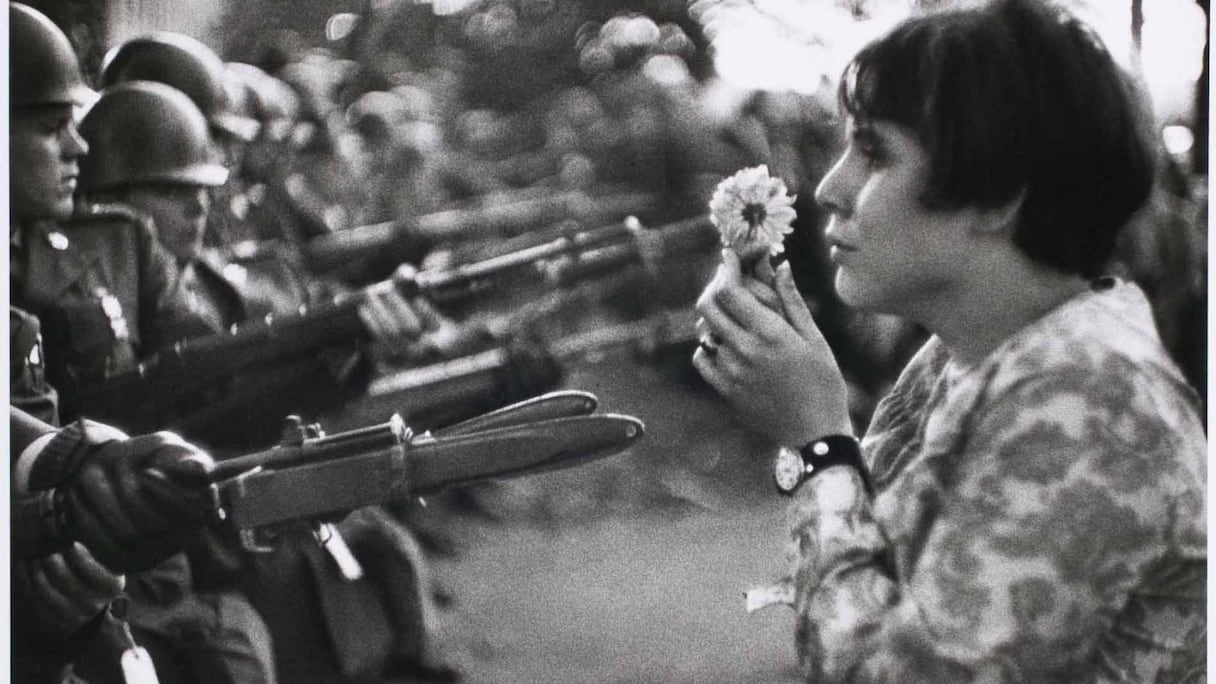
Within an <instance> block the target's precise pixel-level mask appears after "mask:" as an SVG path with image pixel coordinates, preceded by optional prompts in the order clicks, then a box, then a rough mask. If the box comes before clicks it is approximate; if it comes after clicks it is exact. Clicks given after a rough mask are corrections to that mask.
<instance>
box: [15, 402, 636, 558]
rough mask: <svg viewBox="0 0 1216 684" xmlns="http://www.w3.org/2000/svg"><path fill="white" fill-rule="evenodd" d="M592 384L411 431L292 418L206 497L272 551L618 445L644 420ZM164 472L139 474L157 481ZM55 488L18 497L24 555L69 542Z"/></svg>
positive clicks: (249, 541) (392, 421)
mask: <svg viewBox="0 0 1216 684" xmlns="http://www.w3.org/2000/svg"><path fill="white" fill-rule="evenodd" d="M597 404H598V400H597V399H596V397H595V395H593V394H590V393H587V392H578V391H565V392H554V393H551V394H546V395H542V396H539V397H534V398H532V399H529V400H526V401H523V402H519V403H517V404H514V405H512V406H508V407H505V408H503V409H499V410H497V411H493V412H491V413H487V414H483V415H481V416H478V417H475V418H472V419H469V420H466V421H464V422H461V423H457V424H455V425H452V426H449V427H446V428H444V429H441V430H436V431H434V432H423V433H417V434H416V433H415V432H414V431H412V430H411V429H410V428H409V426H408V425H406V422H405V421H404V420H403V419H402V418H401V416H400V414H393V415H392V416H391V417H390V418H389V420H388V421H387V422H385V423H381V424H378V425H371V426H367V427H362V428H357V429H353V430H349V431H346V432H341V433H337V434H333V435H326V434H325V433H324V431H323V430H322V429H321V428H320V426H319V425H305V424H304V423H303V421H301V420H300V419H299V417H297V416H289V417H288V418H287V419H286V420H285V422H284V427H283V437H282V440H281V441H280V443H279V444H278V445H276V446H274V447H271V448H269V449H265V450H261V451H256V452H253V453H249V454H245V455H242V456H238V457H236V458H231V459H228V460H224V461H220V462H219V463H218V464H217V466H216V468H215V470H214V471H213V472H212V473H211V475H210V479H211V482H212V484H211V486H210V491H209V497H208V499H209V501H208V503H207V507H208V509H209V510H210V511H212V512H213V513H214V516H213V517H214V520H215V521H216V522H223V523H225V524H230V525H233V526H234V527H235V528H236V529H237V530H238V532H239V533H240V538H241V541H242V545H243V546H244V547H245V548H246V549H248V550H251V551H261V550H268V547H267V546H266V542H267V541H268V540H273V539H274V538H275V537H276V536H277V534H278V532H279V531H281V528H283V527H285V526H291V525H296V524H299V523H308V524H310V525H312V526H313V527H314V531H316V532H317V533H318V537H321V536H324V535H329V534H332V533H333V530H332V526H330V525H329V524H328V521H332V520H334V519H335V518H341V517H342V516H344V515H345V514H346V513H349V512H350V511H353V510H355V509H358V508H363V507H366V506H371V505H376V504H381V503H387V502H390V501H395V500H400V499H405V498H409V497H416V496H422V495H427V494H431V493H435V492H438V491H442V490H444V489H447V488H449V487H453V486H460V485H466V484H470V483H474V482H482V481H488V480H496V479H504V478H512V477H520V476H525V475H531V474H535V473H541V472H549V471H553V470H561V469H565V468H570V467H574V466H577V465H581V464H583V463H587V462H590V461H593V460H598V459H601V458H604V457H606V456H610V455H612V454H616V453H620V452H621V451H623V450H625V449H627V448H628V447H630V446H631V445H632V444H633V443H634V442H636V441H637V440H638V439H639V438H641V436H642V434H643V432H644V430H645V427H644V425H643V424H642V422H641V421H640V420H638V419H637V418H634V417H632V416H627V415H618V414H611V413H606V414H594V411H595V409H596V408H597ZM164 477H165V476H164V475H163V474H162V473H160V472H158V471H156V470H150V471H146V472H145V473H144V474H142V475H141V481H140V485H141V486H150V487H156V486H157V484H158V482H163V480H164ZM56 496H58V494H53V493H50V492H42V493H41V495H39V496H35V497H29V498H25V499H22V500H20V501H17V502H14V505H13V507H12V516H13V518H12V543H13V547H14V548H15V549H17V550H18V553H19V554H20V556H21V557H22V558H35V557H38V556H42V555H46V554H48V553H54V552H56V551H59V550H62V549H64V548H66V547H67V546H69V545H70V544H71V543H72V542H73V536H72V532H71V531H72V529H73V521H71V520H69V519H66V515H67V513H66V511H68V510H69V509H68V508H66V507H64V506H62V505H58V503H57V502H56V501H55V497H56Z"/></svg>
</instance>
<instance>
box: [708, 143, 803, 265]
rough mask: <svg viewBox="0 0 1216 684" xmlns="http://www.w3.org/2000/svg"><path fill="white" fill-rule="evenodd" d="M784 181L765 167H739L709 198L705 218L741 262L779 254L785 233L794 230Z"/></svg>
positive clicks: (724, 244)
mask: <svg viewBox="0 0 1216 684" xmlns="http://www.w3.org/2000/svg"><path fill="white" fill-rule="evenodd" d="M786 192H787V191H786V187H785V182H783V181H782V180H781V179H780V178H773V177H771V176H769V175H768V166H765V165H760V166H754V167H752V168H748V169H743V170H742V171H739V172H738V173H736V174H735V175H733V176H731V177H730V178H727V179H726V180H723V181H722V182H721V183H719V184H718V187H717V189H716V190H714V195H713V197H712V198H711V199H710V200H709V212H710V213H709V219H710V221H712V222H713V224H714V225H715V226H717V227H718V232H719V233H720V234H721V237H722V246H723V247H730V248H731V249H733V250H735V252H736V253H738V254H739V257H740V259H742V260H743V261H745V262H747V261H753V260H755V259H759V258H760V257H762V256H767V255H773V254H780V253H781V252H783V251H784V250H785V247H784V246H783V245H782V240H784V238H785V235H786V234H788V233H790V232H792V231H793V230H794V228H793V226H791V225H790V224H791V223H793V221H794V218H795V217H796V216H797V214H796V213H795V212H794V198H793V197H790V196H789V195H788V194H786Z"/></svg>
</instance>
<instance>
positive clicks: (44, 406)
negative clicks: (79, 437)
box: [8, 306, 59, 425]
mask: <svg viewBox="0 0 1216 684" xmlns="http://www.w3.org/2000/svg"><path fill="white" fill-rule="evenodd" d="M8 334H9V337H8V342H9V386H8V394H9V403H10V404H11V405H13V406H16V407H17V408H19V409H21V410H23V411H25V412H26V413H28V414H30V415H32V416H34V417H35V418H37V419H39V420H41V421H42V422H44V423H48V424H50V425H58V424H59V394H58V393H57V392H56V391H55V388H54V387H52V386H51V385H50V383H48V382H47V381H46V366H45V361H44V359H45V358H46V356H45V354H44V352H43V349H42V326H41V324H40V323H39V322H38V319H37V318H36V317H34V316H32V315H30V314H29V313H26V312H25V311H22V310H21V309H18V308H17V307H14V306H10V307H9V308H8Z"/></svg>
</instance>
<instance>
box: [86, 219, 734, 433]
mask: <svg viewBox="0 0 1216 684" xmlns="http://www.w3.org/2000/svg"><path fill="white" fill-rule="evenodd" d="M708 226H709V224H708V221H707V220H704V219H693V220H690V221H685V222H681V223H677V224H672V225H671V226H666V227H661V228H656V229H644V228H642V227H641V224H640V223H638V222H637V221H628V220H627V221H624V222H622V223H620V224H614V225H611V226H605V227H603V228H599V229H595V230H591V231H585V232H582V233H577V234H575V235H573V236H562V237H559V238H556V239H553V240H550V241H548V242H545V243H542V244H538V245H533V246H530V247H525V248H523V249H519V250H516V251H513V252H509V253H506V254H499V255H497V256H493V257H490V258H487V259H485V260H483V261H478V262H475V263H471V264H462V265H458V266H454V267H452V268H447V269H439V270H434V271H421V272H412V273H411V272H403V273H402V275H400V276H398V277H396V278H394V279H391V280H389V281H384V282H382V283H378V284H376V285H372V286H370V287H369V288H367V289H366V290H364V291H357V292H355V293H353V294H351V295H348V296H346V297H345V298H342V299H340V300H338V301H335V302H333V303H330V304H326V305H321V306H317V307H313V308H312V309H310V310H308V311H306V312H303V313H300V314H297V315H293V316H282V317H279V318H275V319H270V320H265V321H258V322H254V323H249V324H246V325H242V326H238V327H237V328H236V329H234V330H233V331H230V332H228V333H225V334H220V335H211V336H207V337H200V338H193V339H186V340H181V341H179V342H177V343H175V344H174V345H172V346H171V347H169V348H166V349H162V350H160V351H158V352H156V353H154V354H153V355H152V356H150V357H149V358H147V359H145V360H144V361H142V362H141V363H139V365H138V366H137V367H136V368H134V369H133V370H131V371H128V372H125V373H122V374H119V375H116V376H113V377H111V378H108V379H106V380H102V381H99V382H96V383H94V384H91V385H83V386H81V387H78V388H76V390H75V391H65V392H64V393H63V399H62V400H63V404H64V413H65V415H79V414H86V415H89V416H90V417H94V418H98V419H103V420H104V419H109V420H116V421H117V422H120V423H123V424H125V425H127V426H128V427H132V428H134V427H136V426H135V425H132V422H131V417H132V416H134V415H141V416H146V415H147V414H148V413H149V410H151V412H152V413H153V414H155V412H156V410H163V408H164V407H166V406H169V405H171V404H172V402H174V401H176V400H177V399H180V398H181V397H183V396H185V395H187V394H189V393H191V392H195V391H198V390H200V389H202V388H205V387H209V386H214V385H215V384H216V383H217V382H220V381H223V380H225V379H227V378H231V377H233V376H235V375H238V374H239V373H241V372H242V371H244V370H246V369H248V368H251V367H255V366H259V365H263V364H268V363H273V362H275V361H278V360H281V359H285V358H288V357H291V356H294V355H299V354H302V353H305V352H308V351H311V350H316V349H321V348H324V347H329V346H334V345H336V344H341V343H346V342H350V341H352V340H365V339H368V337H369V333H368V332H367V330H366V328H365V327H364V324H363V322H362V321H361V320H360V318H359V315H358V306H359V303H360V302H361V301H362V300H361V296H362V293H363V292H366V291H367V290H370V289H373V288H377V287H397V288H399V289H401V290H402V291H404V292H407V293H412V294H418V295H425V296H427V297H428V298H430V299H432V300H435V301H437V302H439V303H444V302H447V303H452V302H454V301H457V300H459V299H461V298H467V297H469V296H470V295H471V294H475V293H477V292H482V291H485V290H486V289H487V288H488V287H489V284H490V283H493V282H496V281H501V279H502V278H503V277H504V276H505V275H507V274H511V273H518V272H521V271H526V272H528V273H529V274H530V276H531V277H532V279H534V280H535V279H538V278H539V280H540V281H541V282H543V283H545V284H547V285H549V286H552V287H560V288H566V287H570V286H571V285H572V284H573V283H575V282H577V281H579V280H583V279H589V278H593V277H596V276H599V275H602V274H604V273H606V272H610V271H611V270H613V269H617V268H620V267H622V266H625V265H628V264H631V263H643V264H648V265H651V266H653V265H655V264H656V260H657V259H661V258H662V257H663V255H664V254H667V253H669V252H672V251H676V250H685V249H687V248H688V247H689V245H693V246H699V245H703V244H708V243H709V240H710V236H711V235H712V234H713V233H712V230H709V229H707V228H708ZM152 422H153V423H155V422H156V421H155V420H153V421H152Z"/></svg>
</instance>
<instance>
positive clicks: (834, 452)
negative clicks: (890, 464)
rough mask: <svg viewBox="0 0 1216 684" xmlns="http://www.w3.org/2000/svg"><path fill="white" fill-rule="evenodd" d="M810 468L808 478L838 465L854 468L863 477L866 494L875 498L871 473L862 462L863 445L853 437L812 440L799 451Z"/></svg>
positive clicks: (829, 437)
mask: <svg viewBox="0 0 1216 684" xmlns="http://www.w3.org/2000/svg"><path fill="white" fill-rule="evenodd" d="M798 453H799V454H800V455H801V456H802V460H803V462H804V463H806V464H807V465H809V466H811V468H808V469H807V471H808V478H809V477H814V476H815V474H816V473H818V472H819V471H821V470H823V469H825V468H829V467H831V466H836V465H846V466H852V467H853V468H855V469H856V470H857V473H858V474H859V475H861V483H862V484H863V485H864V486H865V488H866V493H867V494H869V495H871V496H873V495H874V487H873V486H872V485H871V484H870V473H869V471H867V470H866V464H865V463H864V462H863V461H862V460H861V444H860V443H859V442H858V441H857V438H856V437H853V436H851V435H828V436H827V437H820V438H819V439H815V440H812V441H811V442H810V443H808V444H807V445H806V446H804V447H802V448H801V449H799V450H798Z"/></svg>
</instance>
